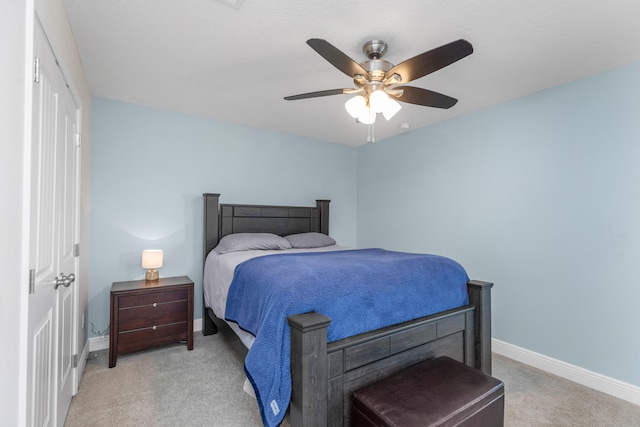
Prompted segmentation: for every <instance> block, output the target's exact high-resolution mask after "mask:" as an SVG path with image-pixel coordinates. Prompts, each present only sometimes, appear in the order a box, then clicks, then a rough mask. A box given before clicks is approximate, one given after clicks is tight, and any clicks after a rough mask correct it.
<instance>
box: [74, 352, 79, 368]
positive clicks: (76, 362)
mask: <svg viewBox="0 0 640 427" xmlns="http://www.w3.org/2000/svg"><path fill="white" fill-rule="evenodd" d="M73 367H74V368H77V367H78V353H76V354H74V355H73Z"/></svg>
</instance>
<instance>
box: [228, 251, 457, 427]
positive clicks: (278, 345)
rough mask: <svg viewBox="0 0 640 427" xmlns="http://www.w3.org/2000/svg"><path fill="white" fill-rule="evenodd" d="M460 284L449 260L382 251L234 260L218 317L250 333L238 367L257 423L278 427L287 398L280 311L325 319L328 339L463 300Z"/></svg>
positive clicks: (286, 350) (285, 328) (285, 338)
mask: <svg viewBox="0 0 640 427" xmlns="http://www.w3.org/2000/svg"><path fill="white" fill-rule="evenodd" d="M467 281H468V277H467V273H466V272H465V270H464V269H463V268H462V266H460V265H459V264H458V263H457V262H455V261H453V260H451V259H449V258H445V257H441V256H436V255H423V254H410V253H403V252H392V251H386V250H383V249H361V250H346V251H336V252H315V253H298V254H277V255H268V256H261V257H258V258H253V259H251V260H248V261H245V262H243V263H241V264H240V265H238V266H237V267H236V271H235V275H234V279H233V281H232V283H231V286H230V288H229V295H228V298H227V307H226V319H227V320H229V321H233V322H236V323H237V324H238V326H240V327H241V328H242V329H244V330H246V331H248V332H250V333H252V334H253V335H255V337H256V339H255V341H254V343H253V345H252V347H251V349H250V350H249V353H248V354H247V357H246V359H245V372H246V374H247V377H248V378H249V380H250V381H251V383H252V385H253V388H254V390H255V392H256V397H257V398H258V404H259V407H260V414H261V415H262V420H263V422H264V424H265V425H266V426H270V427H271V426H277V425H279V424H280V422H281V421H282V419H283V417H284V415H285V412H286V409H287V406H288V405H289V399H290V398H291V374H290V342H289V325H288V324H287V320H286V318H287V316H289V315H292V314H301V313H307V312H310V311H315V312H318V313H322V314H323V315H325V316H328V317H329V318H331V324H330V325H329V328H328V330H327V333H328V341H329V342H331V341H336V340H339V339H342V338H346V337H349V336H352V335H356V334H359V333H363V332H366V331H371V330H374V329H378V328H382V327H385V326H389V325H394V324H397V323H401V322H404V321H407V320H411V319H415V318H418V317H422V316H428V315H430V314H433V313H437V312H439V311H443V310H448V309H451V308H456V307H460V306H462V305H465V304H467V303H468V294H467V285H466V284H467Z"/></svg>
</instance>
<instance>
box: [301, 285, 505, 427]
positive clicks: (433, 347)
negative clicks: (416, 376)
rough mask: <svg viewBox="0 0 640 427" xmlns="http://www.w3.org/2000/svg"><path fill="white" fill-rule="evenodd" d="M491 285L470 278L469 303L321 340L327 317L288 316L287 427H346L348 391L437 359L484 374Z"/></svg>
mask: <svg viewBox="0 0 640 427" xmlns="http://www.w3.org/2000/svg"><path fill="white" fill-rule="evenodd" d="M492 286H493V284H492V283H488V282H480V281H470V282H469V284H468V289H469V298H470V302H472V303H473V304H470V305H468V306H465V307H461V308H458V309H454V310H449V311H446V312H443V313H437V314H435V315H432V316H427V317H423V318H420V319H415V320H412V321H409V322H405V323H402V324H399V325H394V326H390V327H387V328H382V329H379V330H376V331H372V332H368V333H365V334H361V335H357V336H354V337H349V338H345V339H343V340H340V341H335V342H332V343H327V328H328V326H329V324H330V323H331V320H330V319H329V318H328V317H326V316H323V315H321V314H318V313H306V314H299V315H295V316H289V318H288V321H289V326H290V331H291V380H292V394H291V403H290V406H289V423H290V424H291V427H302V426H304V427H309V426H348V425H350V415H351V414H350V412H351V411H350V407H351V399H352V394H353V391H355V390H357V389H359V388H361V387H363V386H365V385H368V384H371V383H373V382H375V381H378V380H380V379H382V378H385V377H388V376H390V375H392V374H393V373H395V372H397V371H399V370H401V369H403V368H405V367H408V366H411V365H414V364H416V363H419V362H422V361H424V360H428V359H432V358H435V357H438V356H449V357H451V358H453V359H455V360H458V361H460V362H463V363H465V364H467V365H469V366H473V367H476V368H478V369H481V370H482V371H483V372H485V373H487V374H491V312H490V307H491V305H490V304H491V287H492Z"/></svg>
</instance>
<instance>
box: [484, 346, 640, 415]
mask: <svg viewBox="0 0 640 427" xmlns="http://www.w3.org/2000/svg"><path fill="white" fill-rule="evenodd" d="M491 345H492V350H493V352H495V353H497V354H500V355H502V356H506V357H508V358H510V359H514V360H517V361H518V362H522V363H524V364H526V365H529V366H533V367H534V368H538V369H540V370H543V371H545V372H549V373H551V374H554V375H557V376H559V377H562V378H565V379H567V380H569V381H573V382H575V383H578V384H581V385H584V386H586V387H589V388H592V389H594V390H598V391H601V392H603V393H606V394H609V395H611V396H615V397H617V398H619V399H623V400H626V401H627V402H631V403H633V404H636V405H640V387H636V386H634V385H632V384H629V383H625V382H623V381H619V380H616V379H614V378H610V377H607V376H604V375H601V374H598V373H595V372H592V371H589V370H587V369H584V368H581V367H579V366H575V365H572V364H570V363H566V362H563V361H561V360H558V359H554V358H552V357H549V356H545V355H543V354H540V353H536V352H534V351H531V350H527V349H525V348H522V347H518V346H515V345H513V344H509V343H506V342H504V341H500V340H497V339H495V338H493V339H492V340H491Z"/></svg>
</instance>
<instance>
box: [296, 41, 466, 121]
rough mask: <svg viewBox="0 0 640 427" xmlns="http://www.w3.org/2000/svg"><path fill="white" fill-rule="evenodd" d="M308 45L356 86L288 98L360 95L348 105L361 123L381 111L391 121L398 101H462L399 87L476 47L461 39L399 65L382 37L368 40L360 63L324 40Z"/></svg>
mask: <svg viewBox="0 0 640 427" xmlns="http://www.w3.org/2000/svg"><path fill="white" fill-rule="evenodd" d="M307 44H308V45H309V46H311V48H312V49H313V50H315V51H316V52H318V53H319V54H320V55H321V56H322V57H323V58H324V59H326V60H327V61H329V62H330V63H331V64H332V65H333V66H334V67H336V68H337V69H338V70H340V71H342V72H343V73H345V74H346V75H348V76H349V77H351V78H353V83H354V84H355V86H356V87H355V88H343V89H329V90H321V91H317V92H309V93H303V94H300V95H293V96H287V97H285V98H284V99H286V100H287V101H294V100H298V99H306V98H316V97H320V96H330V95H342V94H349V95H357V96H356V97H354V98H351V99H349V100H348V101H347V102H346V104H345V108H346V109H347V112H349V114H350V115H351V116H352V117H354V118H355V119H356V121H357V122H360V123H365V124H373V122H375V117H376V114H377V113H382V114H383V115H384V117H385V118H386V119H387V120H389V119H390V118H391V117H393V115H395V113H397V112H398V111H399V110H400V108H401V106H400V104H398V102H396V101H401V102H406V103H409V104H416V105H422V106H426V107H435V108H451V107H453V106H454V105H455V104H456V103H457V102H458V100H457V99H455V98H452V97H450V96H447V95H443V94H441V93H438V92H434V91H431V90H427V89H422V88H419V87H414V86H398V85H401V84H404V83H408V82H410V81H412V80H416V79H419V78H420V77H423V76H426V75H427V74H431V73H433V72H434V71H437V70H439V69H441V68H444V67H446V66H447V65H450V64H452V63H454V62H456V61H458V60H460V59H462V58H464V57H465V56H467V55H470V54H471V53H473V46H471V43H469V42H468V41H466V40H463V39H460V40H456V41H454V42H451V43H448V44H445V45H442V46H440V47H437V48H435V49H432V50H429V51H427V52H424V53H421V54H420V55H417V56H414V57H413V58H410V59H407V60H406V61H404V62H401V63H400V64H398V65H393V64H392V63H390V62H388V61H386V60H384V59H382V56H383V55H384V54H385V52H386V51H387V44H386V43H385V42H384V41H382V40H372V41H368V42H366V43H365V44H364V45H363V47H362V51H363V52H364V53H365V55H367V58H368V59H367V60H365V61H363V62H361V63H359V64H358V63H357V62H355V61H354V60H353V59H351V58H349V57H348V56H347V55H346V54H344V53H343V52H341V51H340V50H339V49H338V48H336V47H335V46H333V45H332V44H331V43H329V42H328V41H326V40H323V39H309V40H307Z"/></svg>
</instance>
